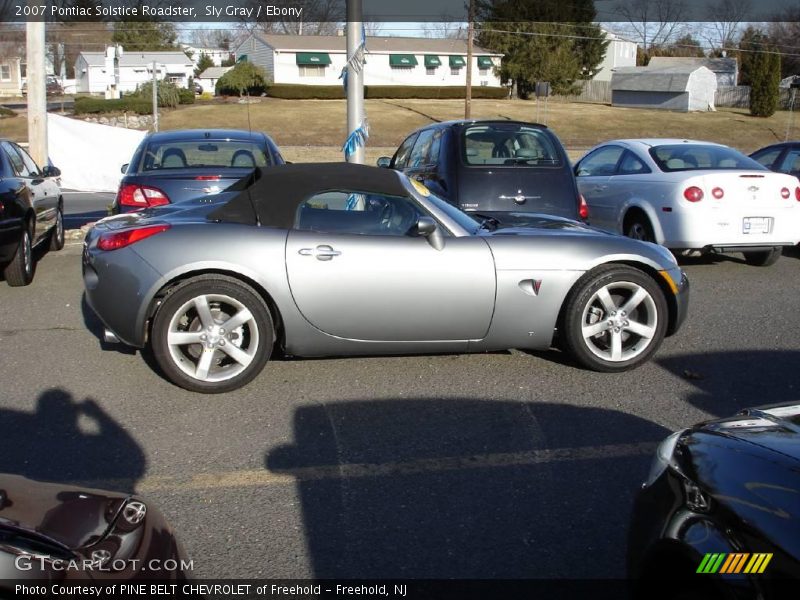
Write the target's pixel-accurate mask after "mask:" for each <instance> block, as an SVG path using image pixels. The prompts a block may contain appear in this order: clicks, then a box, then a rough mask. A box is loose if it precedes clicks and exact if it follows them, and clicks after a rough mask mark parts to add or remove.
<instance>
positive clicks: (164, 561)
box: [0, 474, 193, 597]
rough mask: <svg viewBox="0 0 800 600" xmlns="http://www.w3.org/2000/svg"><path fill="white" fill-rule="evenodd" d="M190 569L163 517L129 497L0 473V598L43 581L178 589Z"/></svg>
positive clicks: (147, 504)
mask: <svg viewBox="0 0 800 600" xmlns="http://www.w3.org/2000/svg"><path fill="white" fill-rule="evenodd" d="M192 568H193V563H192V561H191V560H189V559H187V558H186V555H185V553H184V551H183V549H182V547H181V545H180V544H179V542H178V541H177V539H176V538H175V536H174V535H173V533H172V531H171V529H170V527H169V525H168V524H167V522H166V521H165V519H164V517H163V516H162V515H161V514H160V513H159V511H158V510H157V509H156V508H155V507H154V506H153V505H152V504H150V503H148V502H145V501H144V500H142V499H141V498H139V497H137V496H135V495H132V494H125V493H118V492H107V491H102V490H94V489H87V488H83V487H75V486H71V485H65V484H61V483H42V482H38V481H32V480H30V479H26V478H24V477H20V476H18V475H4V474H0V597H5V594H4V592H10V591H12V590H14V591H18V590H16V589H15V588H16V586H17V585H24V584H31V585H33V584H36V583H47V582H50V583H52V582H59V581H64V582H65V583H67V582H76V581H80V582H86V583H91V582H93V581H94V582H103V581H107V580H112V581H119V580H123V581H125V580H127V581H131V582H133V581H141V580H148V579H150V580H152V579H158V580H161V581H172V582H179V581H185V580H186V579H187V573H188V572H189V571H191V569H192ZM48 590H49V591H50V590H52V588H48ZM54 593H63V592H59V591H57V590H56V591H54ZM23 595H24V594H23Z"/></svg>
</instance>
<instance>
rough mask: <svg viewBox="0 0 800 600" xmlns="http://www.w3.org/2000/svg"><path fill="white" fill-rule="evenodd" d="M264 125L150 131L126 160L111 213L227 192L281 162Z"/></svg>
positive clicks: (131, 210)
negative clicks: (256, 128) (261, 127)
mask: <svg viewBox="0 0 800 600" xmlns="http://www.w3.org/2000/svg"><path fill="white" fill-rule="evenodd" d="M285 162H286V161H284V159H283V157H282V156H281V153H280V151H279V150H278V147H277V146H276V145H275V142H273V141H272V139H270V137H269V136H268V135H266V134H265V133H262V132H260V131H252V132H251V131H243V130H237V129H183V130H177V131H164V132H158V133H152V134H150V135H148V136H147V137H146V138H145V139H144V140H142V143H141V144H139V147H138V148H137V149H136V152H134V154H133V158H132V159H131V162H130V163H128V164H126V165H123V166H122V172H123V173H124V174H125V176H124V177H123V178H122V181H121V182H120V186H119V190H118V192H117V197H116V199H115V200H114V204H113V206H112V213H114V214H118V213H126V212H134V211H137V210H142V209H144V208H152V207H154V206H162V205H165V204H174V203H177V202H185V201H187V200H194V199H196V198H202V197H205V196H209V197H211V196H214V195H216V194H219V193H220V192H223V191H224V190H225V189H226V188H228V187H230V186H231V185H232V184H234V183H235V182H237V181H239V180H240V179H241V178H242V177H245V176H247V175H248V174H249V173H251V172H252V171H253V169H255V168H261V167H270V166H275V165H282V164H284V163H285Z"/></svg>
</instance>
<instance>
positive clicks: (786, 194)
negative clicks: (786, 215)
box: [781, 188, 792, 200]
mask: <svg viewBox="0 0 800 600" xmlns="http://www.w3.org/2000/svg"><path fill="white" fill-rule="evenodd" d="M791 196H792V193H791V192H790V191H789V188H782V189H781V198H783V199H784V200H788V199H789V198H790V197H791Z"/></svg>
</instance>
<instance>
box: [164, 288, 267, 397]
mask: <svg viewBox="0 0 800 600" xmlns="http://www.w3.org/2000/svg"><path fill="white" fill-rule="evenodd" d="M259 341H260V338H259V331H258V324H257V323H256V319H255V317H254V316H253V314H252V313H251V312H250V310H248V308H247V307H246V306H245V305H244V304H242V303H241V302H240V301H239V300H236V299H235V298H231V297H230V296H227V295H223V294H205V295H201V296H196V297H194V298H192V299H191V300H189V301H187V302H185V303H184V304H183V305H181V307H180V308H179V309H178V310H176V311H175V313H174V314H173V315H172V319H170V322H169V329H168V333H167V347H168V348H169V353H170V356H171V358H172V360H173V362H174V363H175V365H176V366H178V368H180V369H181V371H183V372H184V373H186V375H188V376H189V377H192V378H193V379H197V380H199V381H207V382H219V381H226V380H228V379H231V378H233V377H236V376H237V375H239V374H240V373H241V372H242V371H244V370H245V369H246V368H247V367H248V366H249V365H250V363H251V362H253V358H254V357H255V355H256V352H257V351H258V347H259Z"/></svg>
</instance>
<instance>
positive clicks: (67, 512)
mask: <svg viewBox="0 0 800 600" xmlns="http://www.w3.org/2000/svg"><path fill="white" fill-rule="evenodd" d="M127 498H128V496H127V495H126V494H118V493H114V492H105V491H99V490H91V489H83V488H79V487H74V486H70V485H65V484H61V483H41V482H37V481H32V480H30V479H26V478H25V477H20V476H18V475H6V474H0V528H2V527H4V526H5V527H7V528H9V529H12V530H18V531H26V532H32V533H36V534H40V535H42V536H44V537H45V538H48V539H50V540H55V541H56V542H58V543H59V544H62V545H63V546H65V547H66V548H69V549H70V550H76V549H78V548H82V547H85V546H89V545H92V544H94V543H96V542H98V541H99V540H101V539H102V538H103V537H104V536H105V535H106V534H107V532H108V531H109V529H110V527H111V525H112V523H113V522H114V520H115V519H116V517H117V515H118V514H119V511H120V510H121V508H122V506H123V505H124V504H125V501H126V500H127Z"/></svg>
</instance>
